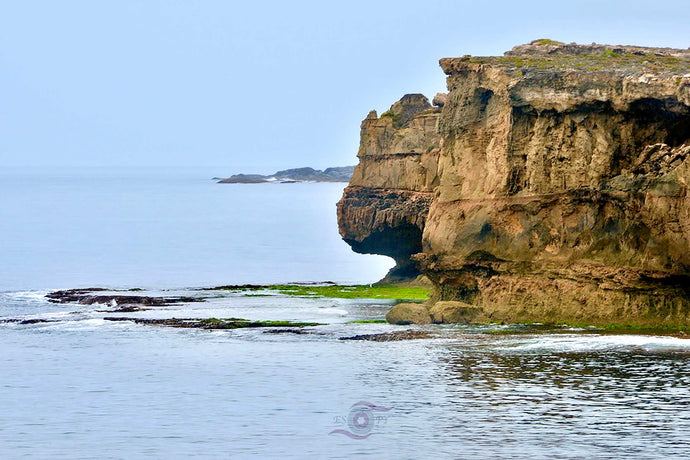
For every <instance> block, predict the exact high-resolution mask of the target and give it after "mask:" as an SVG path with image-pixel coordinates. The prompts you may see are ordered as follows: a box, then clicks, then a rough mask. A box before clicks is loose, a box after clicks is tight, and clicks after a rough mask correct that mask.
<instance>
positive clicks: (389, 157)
mask: <svg viewBox="0 0 690 460" xmlns="http://www.w3.org/2000/svg"><path fill="white" fill-rule="evenodd" d="M440 116H441V110H440V109H439V108H437V107H432V106H431V105H430V104H429V101H428V100H427V98H426V97H424V96H423V95H421V94H408V95H405V96H403V98H402V99H400V100H399V101H398V102H396V103H395V104H393V106H392V107H391V109H390V110H389V111H387V112H385V113H383V114H382V115H381V117H378V116H377V114H376V111H372V112H370V113H369V115H368V116H367V118H365V119H364V121H363V122H362V127H361V143H360V148H359V152H358V154H357V156H358V157H359V164H358V165H357V166H356V167H355V171H354V173H353V175H352V179H351V180H350V184H349V186H348V187H347V188H346V189H345V192H344V194H343V198H342V199H341V200H340V202H339V203H338V224H339V227H340V234H341V235H342V237H343V239H344V240H345V241H347V242H348V243H349V244H350V246H352V249H354V250H355V251H356V252H359V253H364V254H384V255H387V256H389V257H392V258H393V259H395V261H396V266H395V267H394V268H393V269H392V270H391V272H390V273H389V274H388V276H387V278H386V280H387V281H399V280H402V279H406V278H411V277H414V276H417V275H418V274H419V271H418V270H417V268H416V267H415V265H414V264H413V263H412V261H411V259H410V256H412V255H413V254H416V253H419V252H420V251H421V250H422V231H423V230H424V226H425V222H426V217H427V215H428V213H429V206H430V204H431V201H432V198H433V191H434V189H435V188H436V187H437V186H438V184H439V182H438V174H437V167H438V154H439V141H440V137H439V134H438V122H439V118H440Z"/></svg>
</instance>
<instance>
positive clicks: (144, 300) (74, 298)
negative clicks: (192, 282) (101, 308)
mask: <svg viewBox="0 0 690 460" xmlns="http://www.w3.org/2000/svg"><path fill="white" fill-rule="evenodd" d="M104 291H107V289H103V288H88V289H68V290H64V291H55V292H51V293H49V294H46V298H47V299H48V301H49V302H53V303H79V304H82V305H93V304H114V305H120V306H122V305H125V306H129V307H134V306H137V305H143V306H153V307H163V306H168V305H171V304H176V303H189V302H204V299H200V298H198V297H185V296H181V297H151V296H141V295H122V294H93V293H94V292H104ZM123 311H125V310H123ZM130 311H134V310H130Z"/></svg>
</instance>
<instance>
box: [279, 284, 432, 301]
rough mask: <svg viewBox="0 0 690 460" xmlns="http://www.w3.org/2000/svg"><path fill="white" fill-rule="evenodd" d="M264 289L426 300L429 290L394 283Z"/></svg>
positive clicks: (305, 294) (340, 296) (306, 294)
mask: <svg viewBox="0 0 690 460" xmlns="http://www.w3.org/2000/svg"><path fill="white" fill-rule="evenodd" d="M266 289H268V290H272V291H278V292H279V293H281V294H283V295H289V296H297V297H330V298H338V299H393V300H426V299H427V298H428V297H429V294H430V293H429V291H428V290H427V289H424V288H421V287H401V286H395V285H381V286H379V285H376V286H372V285H337V284H336V285H325V286H324V285H321V286H314V285H300V284H297V285H295V284H287V285H273V286H266Z"/></svg>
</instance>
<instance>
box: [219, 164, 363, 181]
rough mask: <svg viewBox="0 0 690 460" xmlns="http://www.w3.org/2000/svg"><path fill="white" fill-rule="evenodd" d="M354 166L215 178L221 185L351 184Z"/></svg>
mask: <svg viewBox="0 0 690 460" xmlns="http://www.w3.org/2000/svg"><path fill="white" fill-rule="evenodd" d="M354 170H355V167H354V166H338V167H333V168H326V169H325V170H323V171H321V170H320V169H314V168H294V169H286V170H283V171H278V172H276V173H275V174H271V175H268V176H264V175H262V174H235V175H233V176H230V177H228V178H225V179H219V178H217V177H216V178H214V179H216V180H218V183H219V184H261V183H265V182H278V183H287V184H289V183H295V182H349V181H350V178H352V173H353V172H354Z"/></svg>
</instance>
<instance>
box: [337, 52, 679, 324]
mask: <svg viewBox="0 0 690 460" xmlns="http://www.w3.org/2000/svg"><path fill="white" fill-rule="evenodd" d="M440 63H441V67H442V68H443V70H444V72H445V73H446V74H447V75H448V79H447V81H448V91H449V92H448V95H447V97H445V98H438V101H437V102H439V104H438V105H442V109H438V108H436V109H435V110H433V109H431V110H430V108H425V109H422V110H419V111H417V112H415V113H414V115H412V117H411V118H410V113H411V112H410V111H409V110H408V111H407V112H405V111H404V110H401V109H400V105H405V104H406V100H405V98H403V100H401V101H399V102H398V103H396V104H398V107H397V108H396V106H395V104H394V107H392V108H391V111H393V109H394V108H396V110H397V112H395V113H394V114H392V115H389V116H386V114H384V115H382V116H381V118H377V117H376V114H375V113H372V114H370V115H369V116H368V117H367V119H365V120H364V122H363V123H362V143H361V147H360V152H359V158H360V164H359V165H358V166H357V168H356V169H355V174H354V175H353V178H352V181H351V182H350V186H349V187H348V188H347V189H346V191H345V194H344V196H343V199H342V200H341V202H340V203H339V206H338V216H339V223H340V228H341V234H342V235H343V237H344V238H345V240H346V241H348V242H349V243H350V244H351V245H352V246H353V248H354V249H355V250H356V251H360V252H372V253H379V254H385V255H390V256H392V257H395V258H396V261H397V263H398V266H399V267H400V266H404V265H405V262H406V260H405V259H404V258H405V257H406V256H407V254H412V253H413V252H414V254H413V255H412V256H411V259H412V260H413V261H414V262H415V266H416V268H417V269H419V270H421V271H422V272H423V273H424V274H426V275H427V276H428V277H429V278H430V279H431V280H432V282H433V285H434V293H433V299H434V300H435V301H443V302H445V301H454V302H462V305H463V306H462V307H460V308H463V309H464V310H463V311H464V312H465V313H467V312H468V311H470V310H468V308H472V309H478V310H471V312H472V314H471V315H466V314H465V313H462V312H460V313H458V314H456V315H455V316H454V315H453V314H452V312H450V311H448V310H449V307H448V305H452V304H445V305H446V306H445V307H444V311H443V312H441V313H440V314H438V313H437V314H436V315H432V317H433V318H436V317H443V318H445V317H449V318H450V317H465V318H467V317H475V318H482V320H488V321H504V322H508V321H541V322H570V323H590V324H636V325H679V324H680V325H690V198H689V197H688V188H689V185H690V159H688V155H690V50H675V49H668V48H642V47H626V46H606V45H575V44H562V43H558V42H553V41H551V40H537V41H535V42H532V43H531V44H529V45H522V46H518V47H515V48H513V50H511V51H509V52H507V53H506V54H505V55H504V56H500V57H471V56H465V57H462V58H448V59H441V61H440ZM406 98H408V100H409V99H410V98H411V97H410V96H406ZM415 98H416V100H420V99H421V97H420V96H415ZM427 104H428V102H427ZM417 106H418V104H417V105H415V107H417ZM415 110H417V109H415ZM413 112H414V111H413ZM387 113H388V112H387ZM404 113H407V115H406V116H403V115H396V114H404ZM396 117H397V118H396ZM396 121H397V122H396ZM434 126H435V127H436V131H434V128H433V127H434ZM427 206H428V211H426V212H425V209H427V208H426V207H427ZM420 235H421V239H418V238H419V237H420ZM396 251H397V252H396ZM408 264H409V262H408ZM469 320H470V321H471V319H469Z"/></svg>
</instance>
